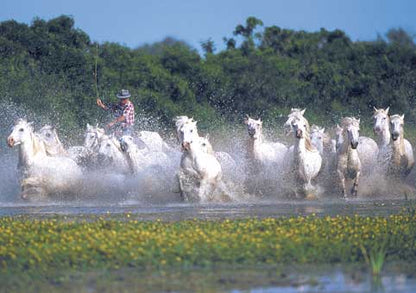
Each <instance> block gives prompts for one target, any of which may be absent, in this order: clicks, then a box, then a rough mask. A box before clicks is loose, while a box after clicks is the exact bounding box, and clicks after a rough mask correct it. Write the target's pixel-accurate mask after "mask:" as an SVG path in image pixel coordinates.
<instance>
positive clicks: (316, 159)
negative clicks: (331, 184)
mask: <svg viewBox="0 0 416 293" xmlns="http://www.w3.org/2000/svg"><path fill="white" fill-rule="evenodd" d="M292 128H293V132H294V134H295V135H294V136H295V145H294V149H293V170H294V171H295V178H296V179H297V180H296V181H298V182H299V181H300V183H301V184H302V190H301V192H302V193H304V194H306V197H309V196H311V195H313V194H312V193H311V192H313V191H314V190H315V187H314V186H313V185H312V180H313V179H315V178H316V177H317V176H318V174H319V171H320V170H321V166H322V157H321V155H320V153H319V151H318V150H317V149H316V148H315V147H314V146H313V145H312V143H311V140H310V137H309V133H308V131H307V123H305V121H304V120H303V119H299V118H295V119H293V120H292Z"/></svg>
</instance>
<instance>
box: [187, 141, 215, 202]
mask: <svg viewBox="0 0 416 293" xmlns="http://www.w3.org/2000/svg"><path fill="white" fill-rule="evenodd" d="M183 148H184V156H183V157H182V160H185V159H186V160H187V164H186V165H184V166H181V171H180V176H187V177H192V179H194V180H195V181H196V187H197V192H196V194H191V193H189V189H187V188H186V187H185V186H183V185H181V190H182V192H184V191H185V193H184V194H183V195H184V197H185V200H194V199H195V195H196V196H197V198H196V199H197V200H199V201H201V202H207V201H211V200H213V199H214V196H213V193H214V191H215V189H216V188H217V187H218V186H219V184H220V183H221V178H222V169H221V165H220V163H219V162H218V160H217V159H216V157H215V156H214V152H213V150H212V146H211V144H210V143H209V141H208V139H207V138H204V137H198V138H197V139H195V140H192V141H190V142H188V141H184V143H183ZM189 163H190V164H189ZM181 183H183V181H182V182H181Z"/></svg>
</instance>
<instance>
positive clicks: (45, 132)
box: [39, 125, 68, 156]
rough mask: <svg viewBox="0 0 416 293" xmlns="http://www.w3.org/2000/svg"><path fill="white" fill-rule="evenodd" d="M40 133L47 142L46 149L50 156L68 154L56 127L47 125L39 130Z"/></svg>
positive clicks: (45, 142)
mask: <svg viewBox="0 0 416 293" xmlns="http://www.w3.org/2000/svg"><path fill="white" fill-rule="evenodd" d="M39 135H40V137H41V138H42V140H43V143H44V144H45V149H46V153H47V155H48V156H67V155H68V153H67V151H66V150H65V148H64V145H63V144H62V142H61V140H60V139H59V137H58V133H57V131H56V128H55V127H53V126H50V125H45V126H43V127H42V128H41V129H40V130H39Z"/></svg>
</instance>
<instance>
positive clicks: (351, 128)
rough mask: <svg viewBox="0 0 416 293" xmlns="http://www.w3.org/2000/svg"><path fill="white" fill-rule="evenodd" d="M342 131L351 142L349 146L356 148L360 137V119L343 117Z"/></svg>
mask: <svg viewBox="0 0 416 293" xmlns="http://www.w3.org/2000/svg"><path fill="white" fill-rule="evenodd" d="M342 128H343V133H344V135H345V136H346V138H347V139H348V141H349V143H350V144H351V148H353V149H356V148H357V146H358V139H359V137H360V119H356V118H354V117H345V118H344V119H343V120H342Z"/></svg>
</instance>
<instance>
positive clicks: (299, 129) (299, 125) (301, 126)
mask: <svg viewBox="0 0 416 293" xmlns="http://www.w3.org/2000/svg"><path fill="white" fill-rule="evenodd" d="M291 128H292V130H293V132H294V133H295V137H296V138H299V139H300V138H305V137H307V135H308V127H307V124H306V122H305V119H300V118H294V119H293V120H292V127H291Z"/></svg>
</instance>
